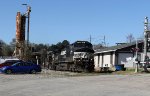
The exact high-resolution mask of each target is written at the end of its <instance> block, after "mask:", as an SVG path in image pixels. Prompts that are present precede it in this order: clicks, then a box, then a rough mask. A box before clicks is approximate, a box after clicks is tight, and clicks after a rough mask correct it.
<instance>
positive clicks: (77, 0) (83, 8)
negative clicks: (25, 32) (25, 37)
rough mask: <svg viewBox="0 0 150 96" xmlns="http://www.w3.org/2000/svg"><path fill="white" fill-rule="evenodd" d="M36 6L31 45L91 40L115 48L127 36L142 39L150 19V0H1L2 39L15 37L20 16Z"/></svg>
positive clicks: (0, 33) (31, 30) (32, 16)
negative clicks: (146, 19) (145, 24)
mask: <svg viewBox="0 0 150 96" xmlns="http://www.w3.org/2000/svg"><path fill="white" fill-rule="evenodd" d="M23 3H27V4H29V5H30V6H31V7H32V12H31V22H30V42H32V43H44V44H56V43H57V42H60V41H63V40H68V41H70V42H71V43H72V42H74V41H76V40H89V38H90V35H91V36H92V43H95V44H98V43H101V42H102V39H103V36H105V37H106V43H107V44H108V45H109V46H110V45H114V44H115V43H117V42H126V36H127V35H129V34H133V36H134V37H135V38H138V37H141V36H142V35H143V31H144V27H143V26H144V24H143V22H144V17H145V16H148V17H150V5H149V4H150V0H0V39H2V40H3V41H5V42H6V43H9V42H10V41H11V40H12V38H15V32H16V21H15V20H16V13H17V11H20V12H22V13H24V12H25V11H26V7H25V6H22V5H21V4H23Z"/></svg>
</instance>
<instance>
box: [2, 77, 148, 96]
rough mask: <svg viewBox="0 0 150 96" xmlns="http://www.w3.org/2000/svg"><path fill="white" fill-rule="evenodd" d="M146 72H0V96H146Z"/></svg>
mask: <svg viewBox="0 0 150 96" xmlns="http://www.w3.org/2000/svg"><path fill="white" fill-rule="evenodd" d="M149 95H150V74H135V75H98V76H80V77H66V76H60V75H59V76H54V75H47V74H36V75H32V74H31V75H30V74H27V75H25V74H20V75H4V74H0V96H149Z"/></svg>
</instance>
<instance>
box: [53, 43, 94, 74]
mask: <svg viewBox="0 0 150 96" xmlns="http://www.w3.org/2000/svg"><path fill="white" fill-rule="evenodd" d="M93 54H94V50H93V45H92V44H91V43H90V42H88V41H76V42H74V43H73V44H71V45H70V46H68V47H67V48H65V49H64V50H63V51H61V53H60V54H59V55H57V56H55V59H53V63H52V65H51V69H54V70H64V71H73V72H83V71H84V72H91V71H93V70H94V59H93V58H94V57H93ZM56 57H57V58H56Z"/></svg>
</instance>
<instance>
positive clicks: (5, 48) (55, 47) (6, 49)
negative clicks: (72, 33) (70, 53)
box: [0, 39, 70, 56]
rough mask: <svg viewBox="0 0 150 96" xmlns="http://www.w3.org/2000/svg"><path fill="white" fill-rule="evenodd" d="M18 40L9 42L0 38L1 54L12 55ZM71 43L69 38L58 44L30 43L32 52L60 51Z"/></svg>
mask: <svg viewBox="0 0 150 96" xmlns="http://www.w3.org/2000/svg"><path fill="white" fill-rule="evenodd" d="M15 44H16V40H15V39H12V41H11V42H10V43H9V44H7V43H5V42H4V41H3V40H1V39H0V56H12V55H13V53H14V50H15ZM69 45H70V42H69V41H68V40H63V41H62V42H58V43H57V44H51V45H49V44H43V43H40V44H35V43H30V50H31V51H32V52H43V51H44V50H46V51H47V52H48V51H52V52H53V53H54V54H57V53H60V52H61V51H62V50H63V49H64V48H66V47H67V46H69Z"/></svg>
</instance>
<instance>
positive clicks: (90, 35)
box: [90, 35, 92, 43]
mask: <svg viewBox="0 0 150 96" xmlns="http://www.w3.org/2000/svg"><path fill="white" fill-rule="evenodd" d="M91 42H92V37H91V35H90V43H91Z"/></svg>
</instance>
